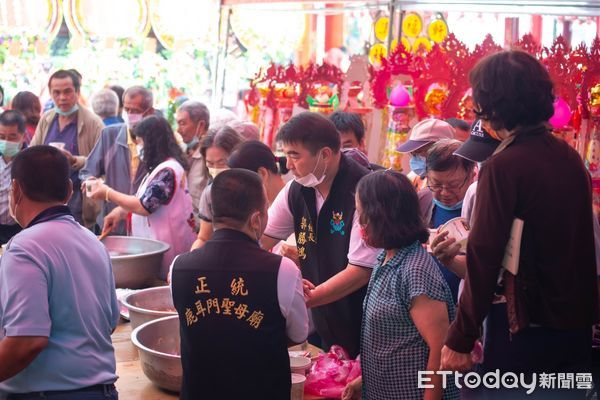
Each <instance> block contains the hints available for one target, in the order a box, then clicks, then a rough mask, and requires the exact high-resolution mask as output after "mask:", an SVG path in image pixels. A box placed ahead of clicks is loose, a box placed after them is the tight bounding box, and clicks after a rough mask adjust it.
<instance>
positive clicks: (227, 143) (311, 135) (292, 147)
mask: <svg viewBox="0 0 600 400" xmlns="http://www.w3.org/2000/svg"><path fill="white" fill-rule="evenodd" d="M470 81H471V87H472V90H473V98H474V104H475V107H476V109H475V110H474V112H475V114H476V115H477V116H478V120H477V121H473V122H472V124H471V125H469V124H467V123H466V122H465V121H460V120H449V121H442V120H438V119H425V120H423V121H421V122H419V123H417V124H416V125H414V126H413V127H412V129H411V132H410V138H409V140H408V141H406V142H405V143H403V144H401V145H399V147H398V149H397V151H398V152H401V153H406V154H408V155H409V157H410V167H411V171H410V173H408V174H404V173H401V172H397V171H394V170H386V169H384V168H382V167H380V166H378V165H377V164H373V163H370V162H369V159H368V158H367V157H366V155H365V129H364V125H363V123H362V120H361V118H360V117H359V116H358V115H355V114H350V113H347V112H343V111H337V112H335V113H333V114H332V115H330V116H329V117H326V116H323V115H321V114H318V113H311V112H303V113H300V114H297V115H295V116H293V117H292V118H291V119H289V120H288V121H287V122H286V123H285V124H284V125H282V126H281V128H280V129H279V132H278V134H277V137H276V141H277V143H278V145H279V146H281V149H282V150H283V153H284V154H285V155H284V156H283V157H276V156H275V155H274V154H273V152H272V149H270V148H269V147H268V146H266V145H265V144H263V143H262V142H260V141H259V140H257V139H258V137H259V135H258V130H257V128H256V126H254V125H252V124H249V123H244V122H241V121H237V120H229V121H228V120H227V119H228V118H219V119H216V118H214V115H213V116H211V112H210V111H209V109H208V107H206V105H204V104H202V103H200V102H197V101H194V100H187V101H185V102H183V103H182V104H181V105H180V106H179V108H178V109H177V113H176V123H177V130H176V132H174V131H173V129H172V128H171V126H170V125H169V123H168V121H167V120H166V119H165V118H163V116H162V115H161V113H160V111H157V110H155V108H154V104H153V96H152V92H151V91H149V90H148V89H146V88H144V87H142V86H133V87H130V88H127V89H126V90H123V89H121V88H118V87H111V88H106V89H103V90H101V91H99V92H98V93H96V94H95V95H94V96H93V98H92V101H91V104H92V110H90V109H88V108H86V107H85V106H84V105H83V104H82V103H83V102H82V101H81V100H80V87H81V76H79V75H78V74H77V73H76V71H73V70H60V71H57V72H55V73H54V74H52V76H51V77H50V79H49V83H48V88H49V92H50V94H51V97H52V101H53V107H52V108H51V109H49V110H48V111H46V112H44V113H43V114H41V106H40V103H39V99H37V97H35V95H33V94H32V93H30V92H21V93H19V94H18V95H17V96H15V97H14V99H13V101H12V105H11V107H10V109H8V110H6V111H4V112H3V113H2V114H0V153H1V154H2V157H1V158H0V198H1V199H2V202H0V242H1V243H2V244H5V243H7V245H6V249H5V251H4V254H3V255H2V259H1V262H0V398H3V397H2V396H5V397H6V398H8V399H34V398H40V397H48V398H54V399H80V398H89V399H100V398H102V399H109V398H111V399H116V398H118V393H117V392H116V389H115V386H114V383H115V381H116V379H117V377H116V375H115V356H114V349H113V347H112V344H111V339H110V335H111V332H112V331H113V330H114V329H115V327H116V324H117V320H118V316H119V313H118V307H117V300H116V297H115V291H114V279H113V276H112V273H111V265H110V258H109V256H108V252H107V251H106V249H104V247H103V246H102V244H101V242H99V241H98V240H97V238H96V237H95V234H99V233H106V234H112V235H132V236H138V237H145V238H151V239H156V240H160V241H163V242H165V243H167V244H169V245H170V249H169V251H168V252H167V253H166V254H165V255H164V258H163V264H162V267H161V269H160V274H159V276H158V278H160V279H162V280H164V281H168V282H170V285H171V291H172V296H173V301H174V305H175V308H176V309H177V312H178V315H179V321H180V335H181V359H182V366H183V385H182V390H181V398H182V399H198V398H204V397H206V398H224V399H233V398H246V396H247V394H248V393H259V392H260V393H261V398H268V399H284V398H289V395H290V387H291V381H290V366H289V360H288V352H287V347H288V346H290V345H292V344H298V343H303V342H304V341H305V340H307V338H308V340H309V341H310V342H311V343H314V344H316V345H318V346H319V347H321V348H322V349H323V350H328V349H329V348H330V347H331V346H332V345H340V346H342V347H343V348H344V349H345V350H346V351H347V352H348V354H349V355H350V357H352V358H356V357H358V356H360V363H361V370H362V375H361V376H360V377H359V378H357V379H356V380H354V381H352V382H350V383H349V384H348V386H347V387H346V389H345V390H344V393H343V395H342V398H343V399H345V400H352V399H361V398H363V399H369V400H370V399H376V400H382V399H423V398H425V399H442V398H444V399H453V398H464V399H470V398H474V399H478V398H485V399H487V398H511V399H512V398H524V397H534V398H552V399H563V398H584V397H585V395H586V391H585V390H582V389H592V377H593V376H594V375H593V374H592V372H593V371H594V372H595V370H594V369H593V367H592V327H593V325H594V324H596V323H597V322H598V285H597V282H598V278H597V277H598V275H600V274H599V273H598V272H599V269H600V268H599V267H600V263H598V262H597V257H598V256H599V255H600V251H598V249H597V248H596V243H598V242H599V240H598V239H599V238H600V235H597V236H595V232H600V227H599V226H598V221H597V219H596V217H595V216H594V214H593V211H592V203H591V199H592V196H591V182H590V177H589V174H588V172H587V171H586V169H585V166H584V164H583V162H582V160H581V158H580V157H579V155H578V153H577V152H575V150H573V149H572V148H570V147H569V145H568V144H567V143H565V142H564V141H562V140H561V139H558V138H556V137H555V136H553V135H552V133H551V131H550V129H549V125H548V123H547V121H548V119H549V118H550V117H551V116H552V114H553V105H552V104H553V101H554V96H553V83H552V81H551V80H550V78H549V75H548V73H547V72H546V70H545V69H544V67H543V66H542V65H541V64H540V63H539V62H538V61H537V60H535V59H534V58H533V57H531V56H529V55H527V54H526V53H522V52H519V51H505V52H500V53H497V54H494V55H491V56H488V57H486V58H484V59H483V60H481V61H480V62H479V63H478V64H477V65H476V66H475V68H474V69H473V70H472V71H471V73H470ZM465 125H466V126H465ZM465 128H469V129H468V131H467V133H465V132H464V131H465ZM459 139H460V140H459ZM290 178H291V179H290ZM459 218H462V220H461V221H464V223H465V224H467V226H468V227H469V229H470V231H469V236H468V242H467V244H466V248H465V246H464V245H462V244H461V243H459V242H458V241H457V239H456V238H455V237H452V236H451V235H450V234H449V231H444V232H442V233H439V234H438V232H439V228H440V227H443V226H445V224H448V223H451V222H453V220H457V219H459ZM517 222H521V223H522V225H519V224H518V223H517ZM516 226H517V227H518V226H521V227H522V228H521V231H518V232H517V231H516V230H515V229H516V228H515V227H516ZM290 237H293V239H294V240H293V241H294V242H295V245H294V246H292V245H291V244H290V243H289V238H290ZM515 241H516V242H515ZM511 243H512V244H513V245H514V246H518V249H519V250H520V251H519V252H518V253H519V256H517V257H518V259H516V261H515V262H516V267H517V268H518V269H514V268H511V267H510V266H509V263H510V258H511V254H509V255H507V247H508V246H507V245H511ZM512 256H513V257H514V254H512ZM507 259H509V261H507ZM480 343H482V347H483V350H482V351H483V357H475V355H476V353H477V350H478V346H480ZM474 359H476V361H477V362H478V363H477V364H474V363H473V360H474ZM225 370H227V371H228V374H224V373H223V372H224V371H225ZM494 372H496V373H512V374H514V376H515V381H514V382H509V384H506V382H505V381H502V382H503V385H504V386H502V385H500V382H499V383H498V386H497V387H488V386H486V385H483V384H481V385H469V382H468V380H467V379H464V380H463V379H459V376H460V375H459V373H463V374H465V373H467V375H468V373H470V374H473V376H475V374H478V375H477V376H484V374H486V373H494ZM426 373H430V374H428V375H427V374H426ZM424 374H426V377H427V378H426V379H425V380H424V379H423V376H424ZM450 374H456V376H457V378H456V379H454V378H453V377H450ZM517 374H521V375H520V376H521V378H519V379H517V378H516V377H517ZM543 374H546V375H553V376H554V377H555V378H554V379H555V381H556V383H555V384H553V385H552V386H549V385H546V386H544V385H543V384H541V383H540V381H539V380H538V381H537V382H538V383H537V385H538V386H537V390H534V391H533V393H531V392H529V391H528V387H527V386H526V385H525V384H524V383H522V382H523V381H526V382H528V383H529V382H532V380H535V379H536V377H537V379H539V377H541V376H542V375H543ZM232 376H234V377H235V381H236V383H235V384H233V383H232V380H231V379H230V378H231V377H232ZM561 376H562V379H563V381H565V382H567V383H565V384H558V380H560V379H561ZM497 379H498V380H499V381H500V380H501V379H500V377H498V378H497ZM569 379H570V380H569ZM481 382H482V381H481V379H480V383H481ZM568 382H571V384H570V385H569V384H568ZM84 395H85V396H86V397H82V396H84Z"/></svg>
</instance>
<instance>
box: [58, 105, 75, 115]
mask: <svg viewBox="0 0 600 400" xmlns="http://www.w3.org/2000/svg"><path fill="white" fill-rule="evenodd" d="M77 110H79V104H75V105H74V106H73V107H71V108H70V109H69V110H68V111H63V110H61V109H60V108H58V106H54V111H55V112H56V113H57V114H58V115H60V116H63V117H68V116H69V115H71V114H73V113H75V112H77Z"/></svg>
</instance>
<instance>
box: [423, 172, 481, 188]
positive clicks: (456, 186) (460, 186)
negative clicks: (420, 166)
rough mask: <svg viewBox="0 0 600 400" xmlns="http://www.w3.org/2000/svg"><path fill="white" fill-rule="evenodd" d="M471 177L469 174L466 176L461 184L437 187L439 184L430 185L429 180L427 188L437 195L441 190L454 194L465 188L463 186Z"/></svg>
mask: <svg viewBox="0 0 600 400" xmlns="http://www.w3.org/2000/svg"><path fill="white" fill-rule="evenodd" d="M470 177H471V174H467V176H466V177H465V180H464V181H462V182H461V183H456V182H455V183H449V184H443V185H439V184H436V183H434V184H430V182H431V180H430V179H428V180H427V188H429V190H431V191H432V192H433V193H439V192H441V191H442V190H443V189H446V190H447V191H449V192H454V191H456V190H458V189H460V188H462V187H463V186H465V184H466V183H467V182H468V181H469V178H470Z"/></svg>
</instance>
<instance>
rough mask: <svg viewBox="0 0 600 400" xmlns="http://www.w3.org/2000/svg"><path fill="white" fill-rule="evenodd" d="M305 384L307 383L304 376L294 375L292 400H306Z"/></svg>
mask: <svg viewBox="0 0 600 400" xmlns="http://www.w3.org/2000/svg"><path fill="white" fill-rule="evenodd" d="M304 382H306V377H305V376H304V375H300V374H292V391H291V393H290V400H302V399H304Z"/></svg>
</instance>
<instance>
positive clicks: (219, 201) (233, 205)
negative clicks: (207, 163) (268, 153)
mask: <svg viewBox="0 0 600 400" xmlns="http://www.w3.org/2000/svg"><path fill="white" fill-rule="evenodd" d="M210 195H211V200H212V213H213V223H224V222H230V223H231V222H234V223H237V224H239V225H243V224H244V223H245V222H246V221H247V220H248V218H250V216H251V215H252V214H253V213H254V212H256V211H261V212H262V211H263V210H264V209H265V207H266V203H267V198H266V195H265V190H264V188H263V185H262V181H261V179H260V177H259V176H258V174H257V173H256V172H253V171H249V170H247V169H241V168H234V169H228V170H226V171H223V172H221V173H220V174H219V175H217V177H216V178H215V179H214V180H213V183H212V186H211V193H210Z"/></svg>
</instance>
